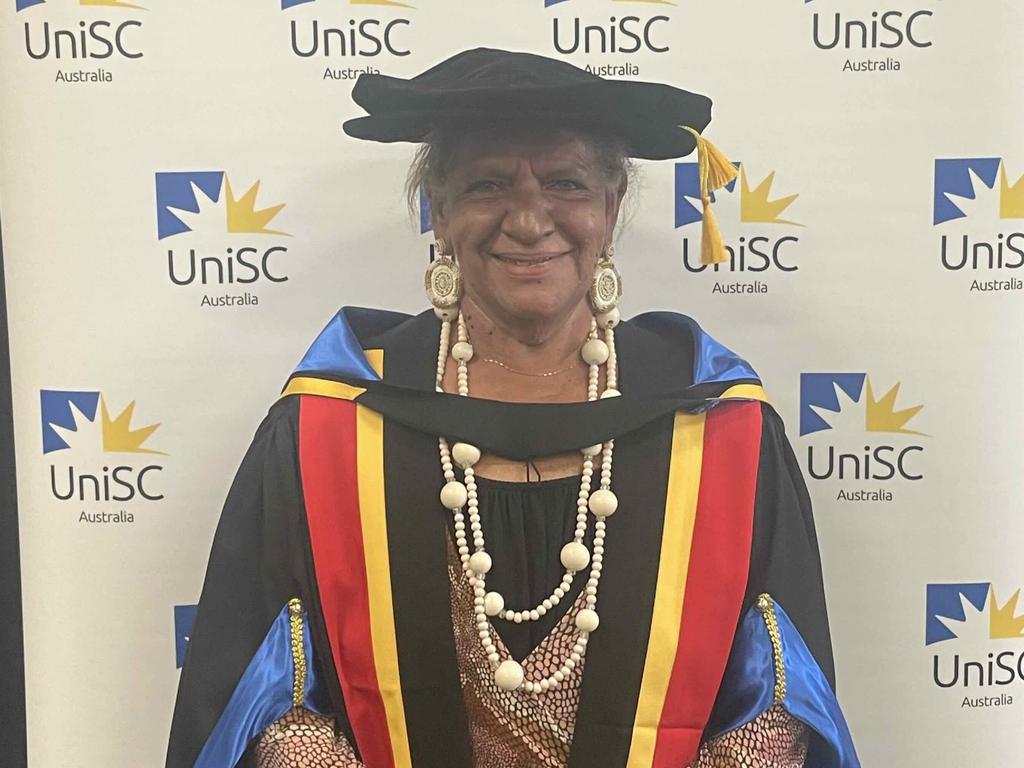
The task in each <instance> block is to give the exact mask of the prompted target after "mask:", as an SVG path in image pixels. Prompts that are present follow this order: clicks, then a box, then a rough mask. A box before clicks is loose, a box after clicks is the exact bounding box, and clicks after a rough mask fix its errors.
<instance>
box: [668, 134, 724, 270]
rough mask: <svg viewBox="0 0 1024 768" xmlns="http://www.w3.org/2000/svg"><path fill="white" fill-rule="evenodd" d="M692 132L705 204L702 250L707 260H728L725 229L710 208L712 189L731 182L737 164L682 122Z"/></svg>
mask: <svg viewBox="0 0 1024 768" xmlns="http://www.w3.org/2000/svg"><path fill="white" fill-rule="evenodd" d="M679 127H680V128H682V129H683V130H685V131H689V132H690V133H691V134H693V138H694V139H696V140H697V174H698V176H699V177H700V201H701V205H702V207H703V217H704V219H703V222H702V225H701V226H702V229H703V231H702V233H701V245H700V254H701V262H703V263H704V264H718V263H719V262H722V261H725V260H726V252H725V244H724V243H723V242H722V232H721V230H719V228H718V222H717V221H716V220H715V214H714V211H712V210H711V193H712V192H714V191H715V190H716V189H721V188H722V187H724V186H726V185H728V184H730V183H732V181H733V180H734V179H735V178H736V176H737V173H738V172H737V170H736V166H734V165H733V164H732V163H731V162H729V158H727V157H726V156H725V155H724V154H723V153H722V150H720V149H719V148H718V147H716V146H715V145H714V144H712V143H711V142H710V141H708V140H707V139H705V138H704V137H703V136H701V135H700V134H699V133H697V131H695V130H694V129H693V128H690V127H689V126H686V125H681V126H679Z"/></svg>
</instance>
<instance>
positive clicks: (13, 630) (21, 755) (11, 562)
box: [0, 236, 28, 768]
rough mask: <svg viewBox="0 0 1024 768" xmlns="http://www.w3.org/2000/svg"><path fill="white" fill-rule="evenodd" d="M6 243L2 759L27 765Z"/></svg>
mask: <svg viewBox="0 0 1024 768" xmlns="http://www.w3.org/2000/svg"><path fill="white" fill-rule="evenodd" d="M4 278H5V273H4V244H3V238H2V236H0V755H2V756H3V757H2V758H0V762H2V763H3V765H7V766H11V768H22V767H23V766H27V765H28V743H27V737H26V727H25V641H24V634H23V629H22V606H21V555H20V553H19V536H18V492H17V489H18V486H17V480H16V474H15V464H14V403H13V399H12V392H11V347H10V340H9V338H8V325H7V284H6V280H5V279H4Z"/></svg>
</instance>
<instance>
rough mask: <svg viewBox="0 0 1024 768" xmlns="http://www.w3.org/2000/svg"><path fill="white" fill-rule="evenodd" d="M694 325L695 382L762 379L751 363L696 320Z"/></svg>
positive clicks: (691, 321)
mask: <svg viewBox="0 0 1024 768" xmlns="http://www.w3.org/2000/svg"><path fill="white" fill-rule="evenodd" d="M686 319H687V320H689V321H690V323H691V324H692V325H693V383H694V384H709V383H711V382H727V381H740V380H744V379H747V380H749V379H755V380H760V378H759V377H758V375H757V374H756V373H755V372H754V369H753V368H751V367H750V363H748V362H747V361H746V360H744V359H743V358H742V357H740V356H739V355H737V354H736V353H735V352H733V351H732V350H731V349H729V348H728V347H726V346H725V345H724V344H722V343H720V342H718V341H717V340H715V339H714V338H712V337H711V335H710V334H708V333H706V332H705V331H704V329H703V328H701V327H700V326H699V325H697V323H696V322H695V321H694V320H691V319H690V318H686Z"/></svg>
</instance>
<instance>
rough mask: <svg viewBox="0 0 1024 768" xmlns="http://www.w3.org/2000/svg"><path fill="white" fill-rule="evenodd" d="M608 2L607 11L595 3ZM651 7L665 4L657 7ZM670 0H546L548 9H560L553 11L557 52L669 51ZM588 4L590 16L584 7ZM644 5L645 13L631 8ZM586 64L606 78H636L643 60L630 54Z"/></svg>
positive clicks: (596, 53)
mask: <svg viewBox="0 0 1024 768" xmlns="http://www.w3.org/2000/svg"><path fill="white" fill-rule="evenodd" d="M600 5H604V6H605V9H607V10H605V11H604V12H601V11H597V10H595V6H600ZM651 6H661V7H660V8H656V9H655V10H654V11H651V10H650V7H651ZM673 6H674V3H671V2H669V1H668V0H606V2H604V3H601V2H593V1H592V0H587V1H586V2H584V0H544V7H545V8H557V10H556V11H553V12H552V15H551V44H552V47H553V48H554V50H555V52H556V53H560V54H563V55H569V54H581V53H582V54H588V55H600V56H607V55H617V56H629V55H631V54H660V53H669V52H670V51H671V50H672V48H671V41H672V33H671V30H670V29H669V24H670V23H671V21H672V19H671V17H669V16H666V15H665V14H664V13H663V12H662V11H666V10H668V9H669V8H671V7H673ZM584 7H585V8H586V11H585V13H586V16H581V15H580V14H581V13H584V11H583V10H582V9H583V8H584ZM639 9H643V10H644V11H645V12H644V14H643V15H637V14H636V13H633V12H632V11H635V10H639ZM585 69H586V70H587V71H588V72H592V73H594V74H597V75H601V76H602V77H612V76H614V77H636V76H637V75H639V74H640V67H639V65H638V64H637V63H636V62H635V61H634V60H633V59H629V58H621V59H617V60H615V61H613V62H608V61H607V60H601V61H600V62H598V63H594V64H587V65H586V66H585Z"/></svg>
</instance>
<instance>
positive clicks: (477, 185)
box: [466, 179, 500, 192]
mask: <svg viewBox="0 0 1024 768" xmlns="http://www.w3.org/2000/svg"><path fill="white" fill-rule="evenodd" d="M498 189H500V186H499V184H498V182H496V181H493V180H491V179H480V180H479V181H474V182H473V183H472V184H470V185H469V187H467V189H466V191H467V192H496V191H497V190H498Z"/></svg>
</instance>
